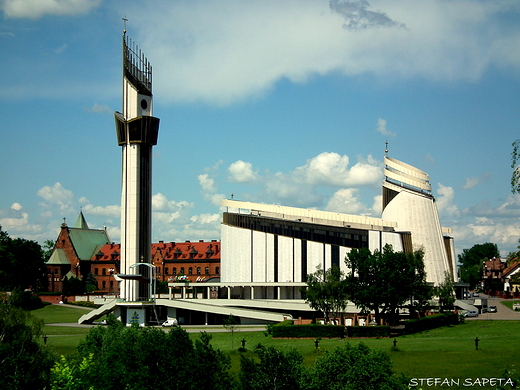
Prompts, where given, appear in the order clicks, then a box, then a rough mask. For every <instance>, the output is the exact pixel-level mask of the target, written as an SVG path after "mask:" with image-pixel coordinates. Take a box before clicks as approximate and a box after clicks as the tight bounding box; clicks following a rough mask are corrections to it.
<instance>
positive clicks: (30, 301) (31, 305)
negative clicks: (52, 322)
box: [9, 288, 43, 310]
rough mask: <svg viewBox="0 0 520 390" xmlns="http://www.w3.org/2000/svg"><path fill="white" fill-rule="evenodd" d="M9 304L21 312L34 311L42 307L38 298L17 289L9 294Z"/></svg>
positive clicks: (28, 292)
mask: <svg viewBox="0 0 520 390" xmlns="http://www.w3.org/2000/svg"><path fill="white" fill-rule="evenodd" d="M9 303H10V304H11V305H13V306H16V307H19V308H22V309H23V310H36V309H40V308H42V307H43V302H42V300H41V298H40V297H38V296H36V295H33V293H32V292H30V291H22V290H20V289H19V288H15V289H14V290H13V291H12V292H11V296H10V297H9Z"/></svg>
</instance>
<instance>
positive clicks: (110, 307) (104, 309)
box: [78, 300, 116, 324]
mask: <svg viewBox="0 0 520 390" xmlns="http://www.w3.org/2000/svg"><path fill="white" fill-rule="evenodd" d="M115 307H116V301H115V300H113V301H111V302H109V303H105V304H104V305H103V306H101V307H100V308H97V309H96V310H92V311H90V312H88V313H87V314H84V315H82V316H81V317H80V319H79V320H78V324H91V323H92V321H95V320H97V319H98V318H101V317H103V316H104V315H105V314H108V313H111V312H112V311H114V308H115Z"/></svg>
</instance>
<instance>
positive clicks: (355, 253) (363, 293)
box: [345, 244, 431, 323]
mask: <svg viewBox="0 0 520 390" xmlns="http://www.w3.org/2000/svg"><path fill="white" fill-rule="evenodd" d="M423 256H424V254H423V252H422V251H416V252H414V253H412V254H408V255H407V254H405V253H404V252H394V250H393V248H392V246H391V245H388V244H387V245H385V247H384V248H383V251H382V252H380V251H377V250H376V251H374V253H371V252H370V250H369V249H367V248H362V249H352V251H351V252H350V253H349V254H348V255H347V258H346V259H345V263H346V265H347V268H348V269H349V273H348V274H347V276H346V280H345V284H346V291H347V294H348V296H349V299H350V300H351V301H352V302H353V303H354V304H355V305H356V306H357V307H358V308H360V309H361V310H362V311H364V312H371V311H373V312H374V313H375V316H376V322H378V323H380V322H381V320H383V319H384V318H386V320H387V322H390V323H395V322H396V321H397V319H398V317H397V309H398V308H399V307H400V306H402V305H403V304H404V303H405V302H406V301H408V300H411V301H414V302H416V303H415V305H417V304H418V303H419V302H421V304H424V302H425V301H427V299H429V297H431V290H429V288H428V285H427V283H426V274H425V272H424V261H423ZM421 263H422V264H423V265H422V266H421ZM417 268H419V271H417ZM421 270H422V271H421ZM414 307H415V306H414Z"/></svg>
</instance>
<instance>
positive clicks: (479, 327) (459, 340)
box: [33, 305, 520, 389]
mask: <svg viewBox="0 0 520 390" xmlns="http://www.w3.org/2000/svg"><path fill="white" fill-rule="evenodd" d="M84 313H85V311H84V310H82V309H76V308H68V307H60V306H57V305H53V306H47V307H45V308H43V309H39V310H36V311H33V314H35V315H36V316H38V317H39V318H43V319H44V321H45V323H47V324H50V323H56V322H77V319H78V318H79V317H80V316H81V315H83V314H84ZM210 330H211V329H209V331H210ZM88 331H89V329H88V328H73V327H57V326H49V325H46V326H45V327H44V329H43V332H44V334H47V335H49V338H48V340H47V344H48V345H49V346H50V347H51V348H53V349H54V350H56V352H58V353H59V354H64V355H72V354H74V353H75V351H76V347H77V345H78V344H79V342H80V341H81V340H82V339H83V338H84V337H85V335H86V334H87V333H88ZM208 333H210V332H208ZM212 336H213V338H212V345H213V346H214V347H215V348H218V349H220V350H222V351H223V352H225V353H227V354H229V356H230V357H231V359H232V364H233V368H232V371H233V373H236V372H237V371H238V369H239V365H240V356H241V355H242V354H241V353H240V352H238V351H237V349H238V348H239V347H240V346H241V342H240V341H241V340H242V338H244V339H245V340H246V349H247V350H248V352H246V354H247V355H249V356H252V353H251V352H250V351H251V350H252V349H253V348H254V347H255V346H256V345H258V344H263V345H265V346H274V347H276V348H279V349H282V350H285V351H288V350H290V349H291V348H296V349H297V350H298V351H300V353H301V354H302V355H303V357H304V362H305V364H312V363H313V362H314V361H315V359H316V357H318V356H320V355H321V354H323V353H325V351H326V350H331V349H333V348H336V347H339V346H343V345H344V344H345V343H347V342H350V343H356V344H357V343H358V342H360V341H362V342H363V343H365V344H366V345H368V346H369V347H370V348H374V349H382V350H384V351H386V352H388V353H389V355H390V357H391V360H392V362H393V365H394V371H396V372H397V373H403V374H404V375H405V376H406V377H409V378H432V377H440V378H452V379H457V378H459V379H460V381H461V383H462V382H463V381H464V379H466V378H493V377H502V376H503V372H504V370H505V369H506V368H509V367H511V366H512V365H515V364H516V366H517V369H518V366H519V365H520V363H519V362H520V348H519V347H518V346H519V345H520V321H496V320H472V321H467V322H466V323H463V324H460V325H457V326H451V327H445V328H439V329H434V330H431V331H428V332H422V333H419V334H415V335H408V336H402V337H398V338H397V339H396V340H397V348H396V349H395V350H394V349H393V348H392V347H393V340H394V339H363V340H357V339H356V340H338V339H323V340H321V341H320V344H319V350H316V349H315V345H314V340H313V339H303V340H302V339H290V340H288V339H272V338H271V337H267V336H266V335H265V332H245V331H240V330H239V331H237V332H235V335H234V340H233V344H234V349H232V338H231V332H224V333H212ZM191 337H192V338H193V339H195V338H197V337H199V333H193V334H191ZM476 337H478V338H479V349H478V350H476V349H475V338H476ZM423 388H424V387H423ZM450 388H451V389H457V388H459V387H456V386H452V387H450ZM460 388H461V389H462V388H467V387H462V386H461V387H460Z"/></svg>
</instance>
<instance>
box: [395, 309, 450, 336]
mask: <svg viewBox="0 0 520 390" xmlns="http://www.w3.org/2000/svg"><path fill="white" fill-rule="evenodd" d="M458 323H459V318H458V316H457V314H455V313H451V312H449V313H441V314H434V315H432V316H428V317H422V318H418V319H416V320H408V321H406V324H405V333H408V334H411V333H417V332H422V331H425V330H430V329H435V328H440V327H441V326H448V325H457V324H458Z"/></svg>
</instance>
